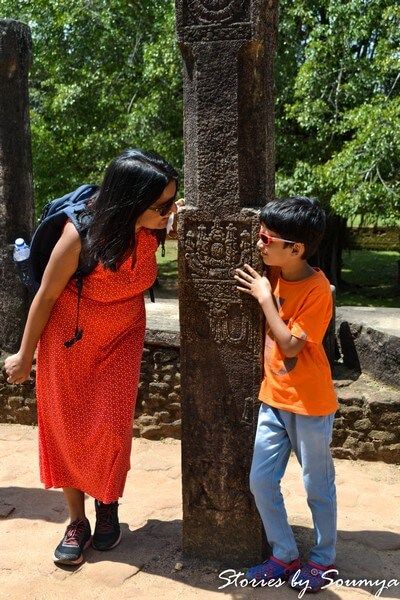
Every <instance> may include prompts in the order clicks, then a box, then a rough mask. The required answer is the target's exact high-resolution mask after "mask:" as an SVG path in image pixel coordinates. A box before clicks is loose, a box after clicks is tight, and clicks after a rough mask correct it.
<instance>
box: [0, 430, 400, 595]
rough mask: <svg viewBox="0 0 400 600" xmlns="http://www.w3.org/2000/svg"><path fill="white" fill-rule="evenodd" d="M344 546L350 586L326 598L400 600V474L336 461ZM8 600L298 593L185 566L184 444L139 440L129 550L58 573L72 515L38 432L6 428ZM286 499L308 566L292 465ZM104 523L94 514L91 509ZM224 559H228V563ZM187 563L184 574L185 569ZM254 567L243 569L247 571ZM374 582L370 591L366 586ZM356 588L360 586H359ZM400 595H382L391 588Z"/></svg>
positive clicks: (303, 511) (307, 534) (1, 494)
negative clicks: (56, 554) (48, 476)
mask: <svg viewBox="0 0 400 600" xmlns="http://www.w3.org/2000/svg"><path fill="white" fill-rule="evenodd" d="M335 464H336V472H337V488H338V504H339V523H338V528H339V539H338V559H337V567H338V569H339V571H340V575H339V576H340V578H341V579H342V580H343V581H344V583H343V585H340V586H336V585H335V586H332V587H330V588H329V589H327V590H325V591H323V592H321V594H320V596H319V597H320V598H324V599H326V600H333V599H338V598H343V599H345V600H350V599H354V600H358V599H362V598H371V597H374V596H375V595H376V596H377V595H379V593H380V591H381V593H380V597H382V598H399V599H400V467H399V466H395V465H386V464H384V463H367V462H349V461H340V460H336V462H335ZM0 481H1V484H0V485H1V489H0V541H1V544H0V598H10V599H12V600H20V599H21V600H22V599H23V600H25V599H28V598H29V599H30V600H66V599H77V600H80V599H83V598H84V599H85V600H114V599H117V598H118V599H120V600H128V599H129V600H131V599H145V600H158V598H159V599H161V598H162V599H166V600H170V599H171V600H172V599H173V600H175V599H176V600H179V599H181V598H182V599H185V600H186V599H189V600H192V599H193V600H195V599H196V600H197V599H198V600H203V599H210V600H213V599H214V598H232V599H235V600H242V599H247V598H255V599H256V600H257V598H260V600H261V598H265V597H268V599H270V600H277V599H278V598H279V599H280V600H294V599H295V598H296V597H297V596H298V593H297V592H295V591H294V590H292V589H290V588H289V586H288V585H287V584H284V585H283V586H282V587H280V588H279V589H277V588H269V589H251V588H249V587H241V585H240V581H241V578H240V577H239V578H238V579H237V585H236V586H235V585H234V584H232V585H230V586H227V587H225V588H224V589H218V588H219V587H220V586H223V585H224V584H226V583H227V579H222V578H221V577H220V570H219V569H216V568H215V566H213V565H205V564H202V565H200V564H197V565H196V564H194V563H191V564H189V563H188V562H185V561H184V560H182V557H181V527H182V509H181V479H180V442H179V441H176V440H166V441H160V442H154V441H148V440H140V439H135V440H134V442H133V449H132V470H131V472H130V474H129V476H128V482H127V486H126V493H125V496H124V498H123V499H122V501H121V506H120V521H121V525H122V531H123V539H122V542H121V544H120V545H119V546H118V547H117V548H115V549H114V550H112V551H111V552H107V553H101V552H97V551H95V550H93V549H91V548H90V549H88V550H87V551H86V552H85V561H84V562H83V563H82V565H81V566H80V567H78V568H72V567H64V568H60V567H56V566H55V565H54V563H53V562H52V555H53V550H54V548H55V546H56V545H57V544H58V542H59V541H60V539H61V537H62V536H63V534H64V530H65V526H66V524H67V513H66V510H65V507H64V502H63V495H62V493H61V492H60V491H58V490H47V491H46V490H43V489H42V487H41V484H40V482H39V476H38V465H37V430H36V428H32V427H25V426H21V425H0ZM283 492H284V495H285V499H286V506H287V510H288V514H289V515H290V519H291V523H292V525H293V527H294V531H295V535H296V537H297V539H298V542H299V547H300V550H301V554H302V557H303V558H306V552H307V549H308V548H309V547H310V545H311V542H312V529H311V527H312V525H311V519H310V514H309V511H308V507H307V504H306V501H305V495H304V491H303V487H302V482H301V475H300V468H299V466H298V464H297V463H296V461H295V460H294V459H291V461H290V464H289V467H288V470H287V473H286V475H285V479H284V484H283ZM87 509H88V516H89V518H90V520H91V522H92V523H93V522H94V519H93V516H94V506H93V501H92V500H91V499H88V500H87ZM222 559H223V557H222ZM177 563H182V565H183V567H182V568H181V569H176V568H175V567H176V566H177ZM245 566H248V565H243V567H245ZM363 579H364V580H365V579H366V580H370V583H367V585H363V587H361V588H360V587H359V586H360V585H361V580H363ZM346 580H355V581H356V582H357V587H349V586H348V584H346ZM377 582H386V585H390V586H391V587H390V588H388V589H384V590H381V588H382V585H383V583H379V584H378V583H377Z"/></svg>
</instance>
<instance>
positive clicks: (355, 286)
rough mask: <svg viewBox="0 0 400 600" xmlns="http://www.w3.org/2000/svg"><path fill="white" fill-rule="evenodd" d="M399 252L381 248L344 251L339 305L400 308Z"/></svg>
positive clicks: (338, 294)
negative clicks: (397, 282)
mask: <svg viewBox="0 0 400 600" xmlns="http://www.w3.org/2000/svg"><path fill="white" fill-rule="evenodd" d="M399 259H400V253H399V252H389V251H377V250H352V251H351V252H348V251H344V252H343V255H342V260H343V267H342V278H343V281H344V284H345V285H344V286H343V289H342V290H338V292H337V296H336V302H337V305H338V306H386V307H391V308H400V290H399V289H396V280H397V269H398V266H397V261H398V260H399Z"/></svg>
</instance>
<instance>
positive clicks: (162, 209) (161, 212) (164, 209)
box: [149, 198, 175, 217]
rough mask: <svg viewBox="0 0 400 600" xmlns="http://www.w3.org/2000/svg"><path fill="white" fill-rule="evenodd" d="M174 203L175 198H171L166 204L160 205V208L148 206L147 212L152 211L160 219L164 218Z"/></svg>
mask: <svg viewBox="0 0 400 600" xmlns="http://www.w3.org/2000/svg"><path fill="white" fill-rule="evenodd" d="M174 202H175V198H172V200H168V202H165V203H164V204H161V206H149V210H154V211H155V212H158V214H159V215H161V217H165V216H166V215H167V214H168V213H169V212H171V208H172V207H173V205H174Z"/></svg>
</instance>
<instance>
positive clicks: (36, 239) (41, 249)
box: [29, 185, 99, 291]
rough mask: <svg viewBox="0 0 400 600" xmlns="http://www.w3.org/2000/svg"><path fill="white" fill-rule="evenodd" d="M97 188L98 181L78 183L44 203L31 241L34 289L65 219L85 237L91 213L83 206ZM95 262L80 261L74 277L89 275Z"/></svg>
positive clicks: (37, 285)
mask: <svg viewBox="0 0 400 600" xmlns="http://www.w3.org/2000/svg"><path fill="white" fill-rule="evenodd" d="M98 189H99V186H97V185H81V186H80V187H79V188H78V189H76V190H75V191H73V192H70V193H69V194H65V196H62V198H57V200H53V201H52V202H49V203H48V204H46V206H44V208H43V210H42V214H41V216H40V219H39V224H38V226H37V228H36V230H35V232H34V234H33V237H32V241H31V245H30V256H29V259H30V263H31V267H32V272H33V279H34V286H35V291H37V290H38V289H39V287H40V284H41V282H42V277H43V273H44V271H45V269H46V266H47V263H48V262H49V259H50V255H51V253H52V252H53V249H54V246H55V245H56V243H57V242H58V240H59V239H60V237H61V234H62V231H63V229H64V226H65V223H66V222H67V220H68V219H70V220H71V222H72V223H73V224H74V226H75V228H76V230H77V231H78V233H79V235H80V236H81V238H84V237H85V235H86V232H87V228H88V226H89V224H90V220H91V216H90V214H89V213H88V212H87V210H86V208H87V203H88V200H89V199H90V198H92V197H93V195H94V194H95V193H96V192H97V190H98ZM96 264H97V263H91V264H83V263H82V262H81V261H80V262H79V267H78V270H77V271H76V273H74V275H73V277H74V278H82V276H83V275H88V273H91V271H93V269H94V268H95V267H96Z"/></svg>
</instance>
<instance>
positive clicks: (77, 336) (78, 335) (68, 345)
mask: <svg viewBox="0 0 400 600" xmlns="http://www.w3.org/2000/svg"><path fill="white" fill-rule="evenodd" d="M76 287H77V290H78V308H77V311H76V323H75V335H74V337H73V338H72V339H70V340H67V341H65V342H64V346H65V347H66V348H71V346H72V345H73V344H75V342H79V340H81V339H82V335H83V329H79V310H80V307H81V297H82V288H83V275H78V276H77V279H76Z"/></svg>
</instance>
